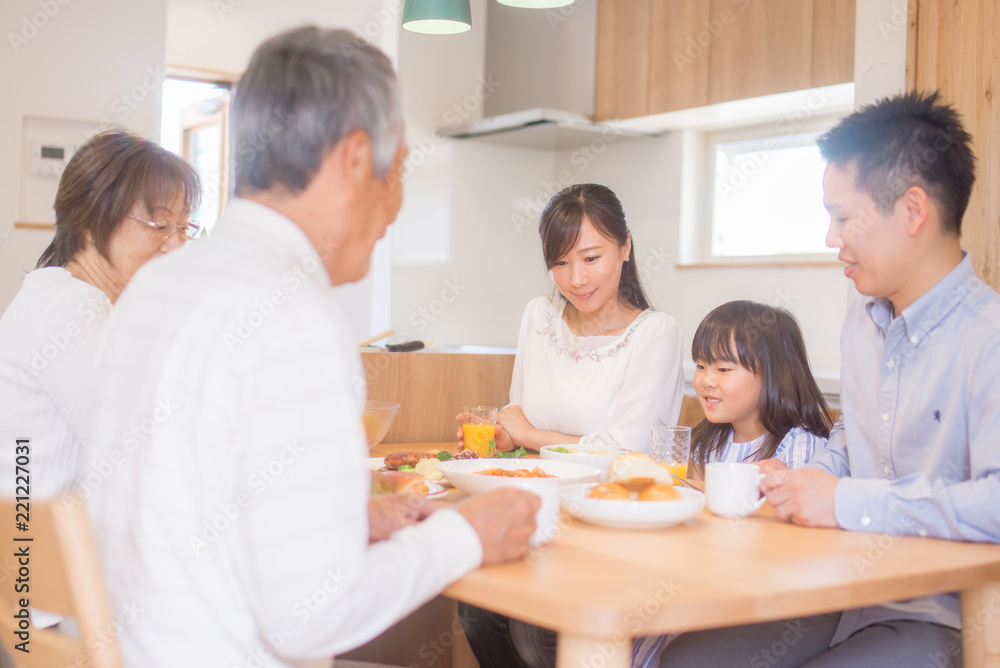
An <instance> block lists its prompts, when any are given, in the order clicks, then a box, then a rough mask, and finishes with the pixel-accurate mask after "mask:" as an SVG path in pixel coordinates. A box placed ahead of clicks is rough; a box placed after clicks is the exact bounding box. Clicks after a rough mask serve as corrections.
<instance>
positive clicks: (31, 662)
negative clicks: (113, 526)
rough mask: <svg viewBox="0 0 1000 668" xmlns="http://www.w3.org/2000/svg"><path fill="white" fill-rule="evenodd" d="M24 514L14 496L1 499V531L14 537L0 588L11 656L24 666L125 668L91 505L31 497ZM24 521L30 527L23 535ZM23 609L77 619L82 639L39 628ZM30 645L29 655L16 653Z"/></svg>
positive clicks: (2, 628)
mask: <svg viewBox="0 0 1000 668" xmlns="http://www.w3.org/2000/svg"><path fill="white" fill-rule="evenodd" d="M25 510H26V509H25V504H24V503H17V502H16V501H15V500H14V499H10V498H5V499H3V500H2V501H0V526H2V527H4V529H3V531H4V534H6V535H7V536H8V537H7V538H6V539H4V541H3V542H4V543H5V545H4V548H3V553H4V561H3V564H2V571H3V576H4V577H3V580H4V581H3V582H2V583H0V605H2V608H3V609H2V610H0V634H2V636H3V638H2V642H3V646H4V648H5V649H6V650H7V653H8V654H10V655H11V656H12V657H13V659H14V663H15V664H16V665H17V667H18V668H53V666H88V667H90V668H124V665H125V664H124V662H123V661H122V657H121V653H120V651H119V649H118V645H117V643H116V641H115V639H116V638H117V633H116V632H115V630H116V622H115V620H114V618H113V617H112V614H111V605H110V603H109V602H108V597H107V592H106V591H105V588H104V577H103V575H102V573H101V565H100V562H99V560H98V555H97V546H96V545H95V543H94V538H93V535H92V533H91V530H90V522H89V520H88V519H87V511H86V508H85V506H84V502H83V501H82V500H81V499H80V498H79V497H76V496H70V495H63V496H60V497H57V498H55V499H50V500H44V501H43V500H31V501H30V507H29V508H28V510H29V511H30V512H25ZM19 522H23V523H24V524H23V525H26V526H27V530H25V531H21V530H19V529H18V527H20V526H23V525H20V524H18V523H19ZM10 555H13V556H10ZM25 585H27V588H26V589H24V588H23V587H24V586H25ZM18 589H21V591H17V590H18ZM22 604H27V605H30V606H31V607H32V608H36V609H40V610H45V611H49V612H53V613H58V614H59V615H62V616H63V617H71V618H73V620H74V621H75V622H76V626H77V629H78V631H79V637H78V638H74V637H72V636H70V635H67V634H65V633H61V632H60V631H58V630H56V629H54V628H46V629H40V628H35V626H34V625H33V624H31V623H30V621H29V620H28V619H25V617H24V615H27V614H28V613H27V608H26V607H25V606H24V605H22ZM25 627H27V628H25ZM118 630H119V631H120V629H118ZM18 634H20V635H18ZM24 641H27V643H28V644H27V645H25V646H24V647H25V648H26V649H28V650H29V651H28V652H23V651H20V650H19V649H18V648H17V645H18V644H20V643H21V642H24Z"/></svg>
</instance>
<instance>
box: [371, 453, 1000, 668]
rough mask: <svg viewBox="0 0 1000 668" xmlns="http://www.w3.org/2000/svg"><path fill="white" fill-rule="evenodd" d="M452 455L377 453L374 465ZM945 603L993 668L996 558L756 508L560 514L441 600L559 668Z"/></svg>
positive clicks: (977, 658) (999, 641)
mask: <svg viewBox="0 0 1000 668" xmlns="http://www.w3.org/2000/svg"><path fill="white" fill-rule="evenodd" d="M454 447H455V444H454V443H412V444H396V445H383V446H378V447H377V448H376V449H374V450H373V452H372V454H373V456H382V455H384V454H385V453H387V452H393V451H400V450H427V449H430V448H438V449H448V450H453V449H454ZM462 496H463V494H462V493H461V492H457V491H455V492H452V493H450V494H449V495H448V498H447V501H449V502H458V501H460V500H461V498H462ZM998 512H1000V510H998ZM953 591H954V592H960V594H961V605H962V619H963V633H962V641H963V648H964V661H965V666H966V667H967V668H987V667H988V668H1000V545H991V544H980V543H966V542H958V541H948V540H940V539H934V538H921V537H913V536H900V535H892V534H875V533H862V532H854V531H844V530H841V529H812V528H805V527H800V526H796V525H793V524H790V523H788V522H786V521H783V520H780V519H778V518H777V517H775V515H774V513H773V512H772V511H771V509H770V508H769V507H768V506H767V505H766V504H765V506H764V507H763V508H761V510H759V511H757V512H756V513H754V514H753V515H751V516H749V517H747V518H744V519H737V520H732V519H723V518H720V517H716V516H714V515H712V514H711V513H710V512H708V511H707V510H704V511H702V512H701V513H700V514H699V515H697V516H696V517H694V518H693V519H691V520H688V521H687V522H685V523H684V524H681V525H678V526H674V527H670V528H665V529H653V530H648V529H647V530H629V529H610V528H604V527H599V526H593V525H590V524H587V523H585V522H582V521H580V520H576V519H573V518H571V517H570V516H569V515H568V514H566V513H565V512H563V515H562V518H561V520H560V528H559V531H558V532H557V534H556V535H555V538H554V539H553V540H552V541H551V542H550V543H548V544H547V545H544V546H542V547H540V548H536V549H532V550H531V551H530V552H529V553H528V555H527V557H526V558H525V559H523V560H520V561H516V562H513V563H508V564H503V565H496V566H485V567H481V568H479V569H477V570H476V571H473V572H472V573H469V574H468V575H466V576H464V577H463V578H461V579H459V580H458V581H456V582H454V583H453V584H451V585H450V586H448V587H447V588H446V589H445V590H444V595H445V596H448V597H451V598H453V599H456V600H459V601H464V602H466V603H471V604H473V605H476V606H479V607H481V608H485V609H488V610H492V611H494V612H497V613H501V614H504V615H507V616H509V617H512V618H515V619H519V620H523V621H526V622H530V623H533V624H537V625H540V626H543V627H546V628H550V629H553V630H555V631H556V632H558V634H559V636H558V645H557V665H558V668H585V667H593V668H626V667H627V666H628V664H629V656H630V652H631V644H632V639H633V638H636V637H639V636H643V635H651V634H664V633H672V632H678V631H691V630H697V629H708V628H718V627H725V626H733V625H738V624H748V623H754V622H764V621H771V620H781V619H791V618H796V617H801V616H804V615H813V614H820V613H826V612H832V611H837V610H844V609H849V608H857V607H862V606H869V605H876V604H879V603H886V602H890V601H899V600H905V599H911V598H916V597H920V596H927V595H930V594H938V593H942V592H953Z"/></svg>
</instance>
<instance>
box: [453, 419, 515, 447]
mask: <svg viewBox="0 0 1000 668" xmlns="http://www.w3.org/2000/svg"><path fill="white" fill-rule="evenodd" d="M455 420H457V421H458V423H459V424H458V431H457V432H456V433H455V440H456V441H457V442H458V449H459V450H465V436H464V434H462V423H463V422H472V421H473V416H472V414H471V413H459V414H458V415H456V416H455ZM493 444H494V445H495V446H496V448H497V451H498V452H510V451H511V450H513V449H514V447H515V446H514V442H513V441H512V440H511V438H510V434H508V433H507V432H506V431H505V430H504V428H503V427H501V426H500V421H499V419H498V420H497V429H496V433H495V434H494V436H493Z"/></svg>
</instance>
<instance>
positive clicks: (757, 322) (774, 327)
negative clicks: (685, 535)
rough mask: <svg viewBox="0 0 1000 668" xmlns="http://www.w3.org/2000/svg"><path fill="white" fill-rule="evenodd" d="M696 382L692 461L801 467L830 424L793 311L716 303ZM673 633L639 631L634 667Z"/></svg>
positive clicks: (700, 334)
mask: <svg viewBox="0 0 1000 668" xmlns="http://www.w3.org/2000/svg"><path fill="white" fill-rule="evenodd" d="M691 357H692V358H694V361H695V364H696V367H695V372H694V389H695V392H697V393H698V401H699V402H701V407H702V408H703V409H704V410H705V419H704V420H702V421H701V423H700V424H698V426H696V427H695V428H694V430H692V432H691V444H692V445H691V461H690V468H691V469H692V470H693V471H694V472H695V473H696V474H697V475H701V476H703V475H704V470H705V464H708V463H710V462H756V461H760V460H762V459H770V458H772V457H774V458H777V459H780V460H781V461H783V462H784V463H785V464H787V465H788V466H789V467H791V468H799V467H801V466H803V465H804V464H805V463H806V462H807V461H809V458H810V457H811V456H812V454H813V451H814V450H815V449H816V448H817V447H820V446H822V445H823V444H824V443H826V439H827V438H829V436H830V428H831V427H832V426H833V424H832V420H831V418H830V414H829V411H828V409H827V405H826V401H825V400H824V399H823V395H822V393H821V392H820V391H819V387H817V386H816V381H815V380H814V379H813V375H812V372H811V371H810V369H809V360H808V358H807V357H806V346H805V342H804V341H803V339H802V332H801V331H800V330H799V326H798V323H797V322H796V321H795V317H794V316H792V314H791V313H789V312H788V311H786V310H784V309H779V308H774V307H772V306H768V305H766V304H759V303H757V302H750V301H733V302H728V303H726V304H723V305H722V306H719V307H718V308H716V309H715V310H713V311H712V312H711V313H709V314H708V315H707V316H705V319H704V320H702V321H701V324H700V325H698V329H697V331H696V332H695V334H694V341H693V342H692V344H691ZM674 637H676V634H674V635H668V636H648V637H645V638H638V639H637V640H636V642H635V645H634V647H633V653H632V666H633V668H654V667H655V666H659V655H660V652H661V651H662V650H663V648H664V647H666V646H667V643H669V642H670V640H672V639H673V638H674Z"/></svg>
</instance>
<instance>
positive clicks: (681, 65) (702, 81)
mask: <svg viewBox="0 0 1000 668" xmlns="http://www.w3.org/2000/svg"><path fill="white" fill-rule="evenodd" d="M651 10H652V15H651V16H652V18H651V20H650V38H649V49H650V51H649V56H650V64H649V111H648V113H650V114H658V113H661V112H665V111H675V110H677V109H689V108H691V107H703V106H705V105H707V104H708V70H709V58H710V51H711V40H712V39H714V36H713V35H712V28H713V27H714V28H716V29H717V30H725V28H726V26H725V25H724V24H723V23H722V22H721V20H720V19H718V18H716V19H715V20H716V21H718V23H716V24H715V25H714V26H713V25H712V21H713V17H712V7H711V3H708V2H705V1H704V0H652V8H651ZM730 11H731V12H732V11H733V10H730ZM733 13H735V12H733Z"/></svg>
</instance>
